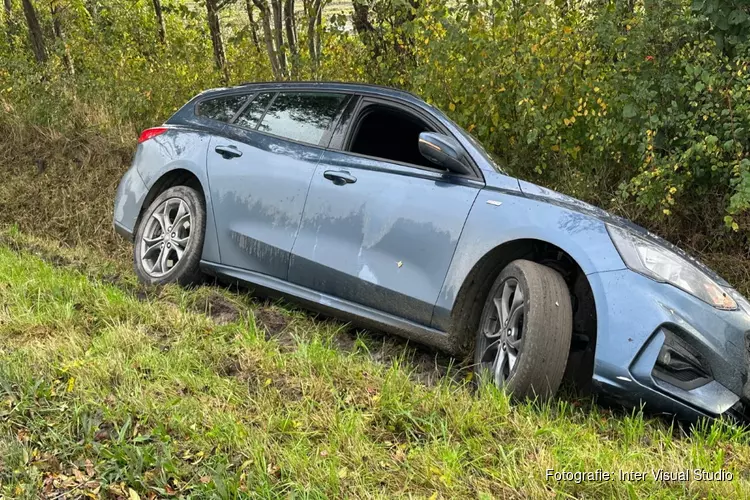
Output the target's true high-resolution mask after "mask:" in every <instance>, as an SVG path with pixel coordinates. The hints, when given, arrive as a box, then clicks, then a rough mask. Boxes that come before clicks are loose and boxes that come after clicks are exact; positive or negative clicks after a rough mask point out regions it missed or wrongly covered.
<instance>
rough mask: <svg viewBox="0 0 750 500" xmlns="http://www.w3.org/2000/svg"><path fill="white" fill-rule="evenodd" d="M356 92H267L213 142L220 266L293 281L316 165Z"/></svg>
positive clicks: (213, 195) (211, 162) (213, 190)
mask: <svg viewBox="0 0 750 500" xmlns="http://www.w3.org/2000/svg"><path fill="white" fill-rule="evenodd" d="M348 97H349V96H346V95H345V94H337V93H325V92H279V93H278V94H276V93H271V92H260V93H258V94H257V95H255V96H254V98H253V99H252V100H250V101H249V102H248V103H247V104H246V105H245V106H244V107H243V108H242V109H241V110H239V111H238V113H237V114H236V116H235V117H233V119H232V120H230V123H229V124H228V125H225V126H224V127H223V128H222V129H221V133H220V134H217V135H216V136H214V137H213V138H212V139H211V143H210V145H209V150H208V158H207V162H206V163H207V168H208V178H209V184H210V189H211V198H212V200H213V210H214V218H215V220H216V231H217V234H218V240H219V252H220V258H221V263H222V264H223V265H226V266H232V267H237V268H241V269H245V270H249V271H255V272H259V273H263V274H267V275H270V276H274V277H277V278H281V279H286V277H287V272H288V270H289V253H290V251H291V249H292V245H293V243H294V240H295V238H296V236H297V230H298V229H299V224H300V219H301V217H302V211H303V208H304V204H305V197H306V195H307V191H308V188H309V185H310V181H311V179H312V177H313V174H314V172H315V167H316V165H317V163H318V160H319V159H320V157H321V155H322V153H323V151H324V150H323V148H322V147H321V144H322V143H327V142H328V139H329V137H330V133H331V132H330V130H329V128H330V126H331V123H332V121H333V119H334V117H335V116H336V114H337V113H338V111H339V108H340V107H341V106H342V105H343V103H344V101H345V99H348Z"/></svg>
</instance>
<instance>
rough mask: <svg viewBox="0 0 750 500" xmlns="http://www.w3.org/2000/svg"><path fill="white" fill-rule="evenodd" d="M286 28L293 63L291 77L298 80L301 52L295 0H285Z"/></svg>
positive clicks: (291, 63) (291, 62)
mask: <svg viewBox="0 0 750 500" xmlns="http://www.w3.org/2000/svg"><path fill="white" fill-rule="evenodd" d="M284 29H285V30H286V43H287V45H288V46H289V56H290V61H289V63H290V65H291V72H290V73H291V77H292V79H293V80H296V79H297V78H298V77H299V54H298V53H297V29H296V27H295V25H294V0H285V1H284Z"/></svg>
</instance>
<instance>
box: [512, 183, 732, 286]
mask: <svg viewBox="0 0 750 500" xmlns="http://www.w3.org/2000/svg"><path fill="white" fill-rule="evenodd" d="M518 186H519V188H520V189H521V193H522V194H523V195H524V196H526V197H527V198H532V199H538V200H540V201H544V202H545V203H551V204H553V205H558V206H560V207H563V208H566V209H568V210H573V211H575V212H579V213H581V214H585V215H589V216H591V217H594V218H596V219H599V220H601V221H602V222H605V223H607V224H610V225H612V226H616V227H620V228H623V229H627V230H628V231H632V232H634V233H636V234H637V235H638V236H640V237H642V238H644V239H646V240H649V241H651V242H653V243H656V244H657V245H660V246H663V247H665V248H667V249H669V250H671V251H672V252H674V253H676V254H677V255H679V256H680V257H682V258H683V259H685V260H686V261H688V262H690V263H691V264H693V265H694V266H695V267H697V268H698V269H700V270H701V271H703V272H704V273H705V274H707V275H708V276H709V277H710V278H711V279H713V280H714V281H716V283H718V284H719V285H721V286H723V287H730V285H729V283H728V282H727V281H726V280H725V279H724V278H722V277H721V276H719V275H718V274H716V272H715V271H714V270H713V269H711V268H710V267H708V266H706V265H705V264H703V263H702V262H701V261H699V260H698V259H696V258H695V257H693V256H692V255H690V254H689V253H687V252H686V251H684V250H683V249H681V248H680V247H678V246H676V245H673V244H672V243H670V242H668V241H667V240H665V239H664V238H662V237H660V236H657V235H656V234H654V233H652V232H650V231H649V230H648V229H646V228H644V227H641V226H639V225H638V224H635V223H633V222H631V221H629V220H628V219H624V218H622V217H619V216H617V215H613V214H611V213H609V212H607V211H606V210H602V209H601V208H599V207H595V206H593V205H590V204H588V203H586V202H583V201H581V200H578V199H576V198H573V197H571V196H568V195H565V194H562V193H558V192H557V191H553V190H552V189H547V188H545V187H542V186H538V185H536V184H533V183H531V182H526V181H524V180H521V179H518Z"/></svg>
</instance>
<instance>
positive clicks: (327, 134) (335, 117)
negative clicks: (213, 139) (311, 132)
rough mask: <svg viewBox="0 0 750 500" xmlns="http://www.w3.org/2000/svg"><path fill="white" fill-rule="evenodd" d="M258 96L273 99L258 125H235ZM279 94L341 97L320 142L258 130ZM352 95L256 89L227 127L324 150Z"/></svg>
mask: <svg viewBox="0 0 750 500" xmlns="http://www.w3.org/2000/svg"><path fill="white" fill-rule="evenodd" d="M260 94H273V97H272V98H271V100H270V101H268V105H267V106H266V108H265V109H264V110H263V114H262V115H261V117H260V119H259V120H258V123H257V124H256V125H255V127H254V128H250V127H245V126H243V125H239V124H237V123H236V120H237V118H239V116H240V115H241V114H242V112H243V111H245V109H246V108H247V106H249V105H250V103H252V101H253V100H254V99H255V98H256V97H257V96H258V95H260ZM280 94H337V95H341V96H343V99H342V101H341V103H340V104H339V107H338V109H337V110H336V113H335V114H334V115H333V117H332V118H331V123H329V124H328V128H327V129H326V131H325V132H324V133H323V135H322V136H321V138H320V141H318V143H317V144H313V143H310V142H305V141H300V140H297V139H292V138H289V137H284V136H283V135H278V134H274V133H271V132H266V131H264V130H260V129H259V127H260V125H261V124H262V123H263V120H264V119H265V117H266V114H267V113H268V110H270V109H271V107H272V106H273V104H274V102H276V99H277V98H278V96H279V95H280ZM352 95H353V93H351V92H343V91H339V90H333V89H331V90H326V89H314V90H310V89H295V88H289V89H258V90H256V91H255V92H253V97H252V99H248V101H247V102H246V103H245V104H244V105H243V106H242V107H241V108H240V110H239V111H237V113H236V114H235V115H234V116H233V117H232V120H231V121H230V122H229V125H232V126H233V127H237V128H239V129H242V130H251V131H253V132H257V133H259V134H263V135H266V136H269V137H274V138H277V139H282V140H284V141H289V142H293V143H295V144H300V145H303V146H308V147H318V148H322V149H325V148H326V147H327V145H328V143H329V142H330V140H331V136H332V134H333V131H334V128H335V126H336V125H337V123H338V120H339V117H340V116H341V113H342V112H343V111H344V110H345V109H346V108H347V106H348V105H349V102H350V100H351V98H352ZM221 123H224V122H221Z"/></svg>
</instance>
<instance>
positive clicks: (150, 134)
mask: <svg viewBox="0 0 750 500" xmlns="http://www.w3.org/2000/svg"><path fill="white" fill-rule="evenodd" d="M167 130H169V129H168V128H167V127H152V128H147V129H146V130H144V131H143V132H141V135H140V136H139V137H138V144H140V143H142V142H146V141H147V140H149V139H152V138H154V137H156V136H157V135H161V134H163V133H164V132H166V131H167Z"/></svg>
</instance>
